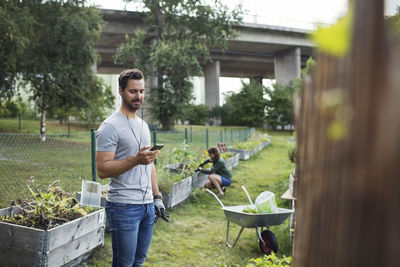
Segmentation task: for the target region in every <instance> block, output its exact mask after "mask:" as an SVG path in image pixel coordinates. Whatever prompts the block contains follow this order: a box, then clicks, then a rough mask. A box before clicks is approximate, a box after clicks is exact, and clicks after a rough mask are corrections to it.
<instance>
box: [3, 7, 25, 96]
mask: <svg viewBox="0 0 400 267" xmlns="http://www.w3.org/2000/svg"><path fill="white" fill-rule="evenodd" d="M0 3H1V4H0V102H1V100H2V99H8V101H10V99H11V97H12V96H13V95H14V94H15V80H16V77H17V73H18V70H19V68H20V66H21V62H22V60H23V53H24V51H25V50H26V48H27V47H28V44H29V33H30V29H31V27H30V25H31V24H32V21H31V19H30V16H29V12H27V10H26V9H24V8H23V7H22V6H21V3H19V1H5V0H0Z"/></svg>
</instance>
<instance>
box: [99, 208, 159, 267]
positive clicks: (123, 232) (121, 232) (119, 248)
mask: <svg viewBox="0 0 400 267" xmlns="http://www.w3.org/2000/svg"><path fill="white" fill-rule="evenodd" d="M106 214H107V219H108V222H109V224H110V232H111V241H112V250H113V259H112V266H113V267H128V266H129V267H132V266H134V267H136V266H142V265H143V263H144V261H145V259H146V256H147V251H148V250H149V247H150V242H151V237H152V235H153V226H154V219H155V214H154V204H153V203H150V204H139V205H136V204H125V203H118V202H108V201H107V202H106Z"/></svg>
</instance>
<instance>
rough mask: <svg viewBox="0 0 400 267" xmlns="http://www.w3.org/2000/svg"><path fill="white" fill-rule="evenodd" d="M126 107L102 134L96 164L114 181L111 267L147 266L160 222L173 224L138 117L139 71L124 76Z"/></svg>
mask: <svg viewBox="0 0 400 267" xmlns="http://www.w3.org/2000/svg"><path fill="white" fill-rule="evenodd" d="M118 82H119V94H120V95H121V98H122V103H121V107H120V109H119V111H116V112H114V113H113V114H112V115H111V116H110V117H108V118H107V119H106V120H105V121H104V122H103V123H102V124H101V125H100V127H99V130H98V131H97V134H96V135H97V148H96V165H97V173H98V175H99V177H100V178H102V179H104V178H111V181H110V184H109V190H108V196H107V201H106V214H107V219H108V221H109V224H110V231H111V239H112V249H113V260H112V266H115V267H117V266H118V267H124V266H142V265H143V263H144V261H145V259H146V256H147V251H148V249H149V246H150V241H151V238H152V235H153V226H154V222H155V220H157V218H158V217H161V218H163V219H164V220H166V221H168V217H169V214H168V213H166V212H165V207H164V205H163V203H162V199H161V194H160V192H159V189H158V185H157V176H156V169H155V167H154V164H153V162H154V160H155V159H156V158H157V155H158V154H159V153H160V151H159V150H155V151H149V148H150V144H151V139H150V130H149V127H148V125H147V123H146V122H144V121H143V120H142V119H141V118H139V117H138V116H136V111H137V110H138V109H139V108H140V106H141V105H142V103H143V100H144V91H145V89H144V77H143V74H142V72H141V71H140V70H138V69H128V70H124V71H123V72H121V74H120V76H119V79H118Z"/></svg>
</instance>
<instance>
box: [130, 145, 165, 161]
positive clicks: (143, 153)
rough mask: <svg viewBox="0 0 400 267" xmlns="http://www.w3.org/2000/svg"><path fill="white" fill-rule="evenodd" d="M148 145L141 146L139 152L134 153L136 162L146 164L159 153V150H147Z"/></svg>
mask: <svg viewBox="0 0 400 267" xmlns="http://www.w3.org/2000/svg"><path fill="white" fill-rule="evenodd" d="M149 148H150V147H149V146H144V147H142V148H141V149H140V150H139V152H138V153H137V154H136V156H135V157H136V160H137V163H138V164H142V165H147V164H150V163H153V161H154V160H155V159H156V158H157V156H158V154H160V150H153V151H148V150H149Z"/></svg>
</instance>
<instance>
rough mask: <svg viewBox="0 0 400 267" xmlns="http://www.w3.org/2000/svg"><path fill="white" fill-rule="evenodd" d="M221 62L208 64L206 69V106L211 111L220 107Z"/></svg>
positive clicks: (216, 61)
mask: <svg viewBox="0 0 400 267" xmlns="http://www.w3.org/2000/svg"><path fill="white" fill-rule="evenodd" d="M220 71H221V70H220V64H219V60H215V61H214V62H212V63H208V64H207V65H206V66H205V68H204V80H205V102H206V103H205V104H206V106H208V107H209V108H210V109H211V108H213V107H217V106H219V76H220Z"/></svg>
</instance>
